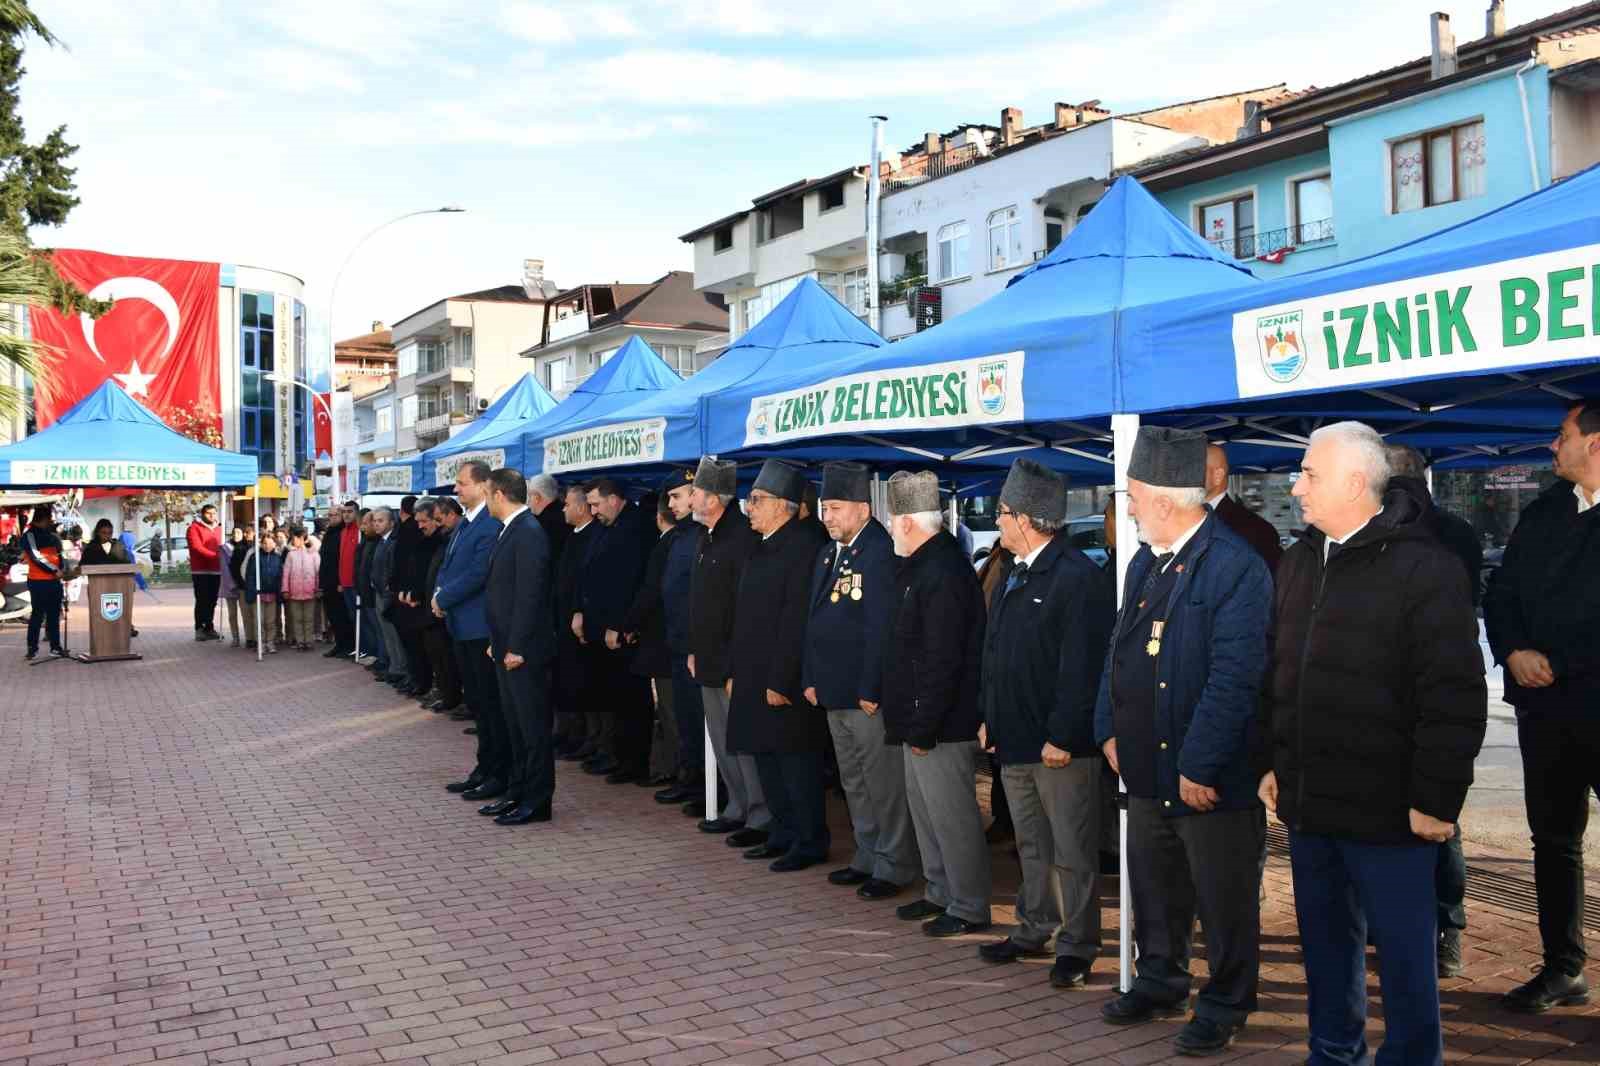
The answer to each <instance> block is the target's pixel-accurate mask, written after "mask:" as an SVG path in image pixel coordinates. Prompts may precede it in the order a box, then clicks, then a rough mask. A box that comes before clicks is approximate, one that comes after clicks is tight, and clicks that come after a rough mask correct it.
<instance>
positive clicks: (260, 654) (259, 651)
mask: <svg viewBox="0 0 1600 1066" xmlns="http://www.w3.org/2000/svg"><path fill="white" fill-rule="evenodd" d="M255 505H256V507H255V511H256V514H255V519H254V521H255V532H256V539H255V540H254V541H253V543H254V544H255V553H256V565H255V571H256V573H255V578H254V580H255V583H256V662H260V661H261V660H262V659H264V658H265V657H266V649H265V648H263V647H262V646H261V479H260V478H257V479H256V491H255Z"/></svg>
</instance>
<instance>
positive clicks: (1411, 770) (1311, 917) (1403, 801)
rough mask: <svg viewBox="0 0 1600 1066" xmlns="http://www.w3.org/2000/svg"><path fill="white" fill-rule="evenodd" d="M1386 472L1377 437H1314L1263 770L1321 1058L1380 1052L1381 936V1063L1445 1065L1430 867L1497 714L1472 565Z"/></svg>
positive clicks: (1335, 431) (1356, 428)
mask: <svg viewBox="0 0 1600 1066" xmlns="http://www.w3.org/2000/svg"><path fill="white" fill-rule="evenodd" d="M1388 479H1389V461H1388V458H1387V456H1386V455H1385V453H1384V447H1383V440H1382V438H1381V437H1379V436H1378V434H1377V433H1376V432H1375V431H1374V430H1373V429H1372V428H1371V427H1370V426H1366V425H1363V424H1361V423H1359V422H1339V423H1336V424H1334V425H1331V426H1325V427H1323V428H1322V429H1319V430H1317V431H1316V432H1315V433H1313V434H1312V435H1311V444H1310V447H1308V448H1307V449H1306V454H1305V457H1304V459H1302V460H1301V464H1300V478H1299V480H1298V481H1297V482H1296V483H1295V487H1294V495H1295V498H1296V499H1298V500H1299V501H1300V507H1301V511H1302V513H1303V514H1304V516H1305V519H1306V522H1307V523H1308V524H1309V526H1310V528H1309V529H1307V530H1306V532H1305V533H1304V534H1302V536H1301V539H1300V541H1299V542H1298V543H1296V544H1295V545H1294V546H1293V547H1292V548H1290V549H1289V550H1288V551H1287V552H1286V553H1285V554H1284V557H1283V561H1282V562H1281V563H1280V564H1279V566H1278V572H1277V617H1276V620H1275V623H1274V631H1273V632H1274V641H1273V663H1272V677H1271V680H1270V682H1269V684H1268V686H1267V687H1268V699H1267V701H1266V704H1267V713H1268V719H1267V720H1268V723H1269V725H1268V734H1269V740H1270V754H1269V755H1268V753H1264V755H1267V757H1263V758H1262V759H1261V760H1260V761H1259V762H1258V769H1261V770H1263V771H1264V773H1263V775H1262V777H1261V782H1260V792H1261V799H1262V801H1263V802H1265V803H1266V805H1267V807H1268V809H1270V810H1274V811H1276V812H1277V814H1278V816H1279V817H1280V818H1281V819H1282V820H1283V822H1284V824H1285V825H1287V826H1288V827H1289V845H1290V861H1291V864H1292V867H1293V872H1294V893H1295V911H1296V913H1297V914H1298V915H1299V923H1300V944H1301V950H1302V952H1303V955H1304V958H1305V970H1306V988H1307V999H1308V1004H1307V1015H1308V1021H1309V1024H1310V1029H1311V1058H1310V1060H1309V1061H1311V1062H1313V1063H1334V1062H1361V1061H1364V1060H1365V1059H1366V1055H1367V1047H1366V1035H1365V1029H1366V1013H1367V1011H1366V1007H1367V993H1366V978H1365V972H1366V970H1365V968H1366V958H1365V950H1364V945H1365V943H1366V940H1367V937H1368V935H1369V934H1370V936H1371V939H1372V941H1373V942H1374V943H1375V944H1376V945H1377V948H1378V965H1379V981H1380V987H1381V989H1382V992H1383V1003H1384V1025H1385V1036H1384V1044H1383V1047H1382V1049H1381V1050H1380V1051H1379V1052H1378V1055H1377V1061H1378V1062H1393V1063H1402V1062H1403V1063H1406V1064H1407V1066H1430V1064H1437V1063H1440V1062H1442V1061H1443V1037H1442V1033H1441V1027H1440V1020H1439V977H1438V972H1437V969H1436V966H1437V963H1436V959H1435V954H1436V943H1437V940H1438V932H1437V919H1438V916H1437V914H1436V913H1435V900H1434V891H1433V870H1434V863H1435V861H1436V858H1437V856H1438V850H1439V845H1440V844H1442V843H1443V842H1444V841H1446V840H1448V839H1449V837H1450V835H1451V833H1453V832H1454V831H1455V821H1456V818H1457V817H1458V816H1459V814H1460V812H1461V805H1462V803H1463V802H1464V801H1465V799H1466V795H1467V789H1468V787H1470V786H1471V784H1472V763H1473V760H1474V759H1475V758H1476V757H1477V754H1478V748H1479V746H1480V745H1481V744H1482V742H1483V731H1484V725H1485V722H1486V721H1487V717H1488V695H1487V691H1486V689H1485V686H1484V680H1483V657H1482V655H1481V653H1480V652H1479V650H1478V625H1477V618H1476V616H1475V614H1474V612H1473V609H1472V598H1471V595H1470V593H1469V591H1468V586H1467V583H1466V582H1464V581H1462V580H1461V564H1460V563H1459V562H1457V561H1456V559H1455V558H1454V557H1453V556H1451V555H1450V554H1449V553H1448V552H1445V551H1442V550H1441V549H1440V546H1439V544H1438V542H1437V541H1436V540H1435V539H1434V538H1433V536H1432V534H1431V533H1430V532H1429V530H1428V528H1427V526H1426V525H1425V524H1424V523H1423V522H1422V521H1421V518H1422V511H1421V508H1420V507H1419V506H1418V505H1417V502H1416V501H1415V499H1414V498H1413V497H1412V496H1411V495H1409V494H1408V493H1405V492H1403V491H1397V492H1393V493H1389V494H1388V495H1387V496H1386V495H1385V492H1384V490H1385V488H1386V485H1387V482H1388Z"/></svg>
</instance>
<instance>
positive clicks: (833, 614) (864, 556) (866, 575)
mask: <svg viewBox="0 0 1600 1066" xmlns="http://www.w3.org/2000/svg"><path fill="white" fill-rule="evenodd" d="M871 488H872V485H871V472H870V471H868V469H867V468H866V467H865V466H863V465H862V464H860V463H848V462H835V463H827V464H825V465H824V466H823V468H822V495H821V517H822V524H823V526H824V527H825V528H826V529H827V530H828V536H829V537H830V538H831V542H830V543H828V544H826V545H824V546H823V548H822V550H821V551H820V552H819V553H818V555H817V562H816V566H815V569H814V571H813V573H812V576H811V601H810V617H809V620H808V622H807V625H806V647H805V658H804V663H803V666H802V669H801V679H802V683H803V684H804V685H805V697H806V700H807V701H808V702H809V703H811V705H812V706H814V707H826V708H827V709H828V729H829V731H830V732H831V733H832V734H833V749H834V754H835V755H836V756H837V757H838V762H839V783H840V784H841V785H842V786H843V787H844V794H845V798H846V800H848V801H849V805H850V825H851V829H852V830H853V832H854V836H855V844H856V850H855V856H854V857H853V858H852V859H851V860H850V865H849V866H846V867H843V868H842V869H838V870H835V871H833V872H832V873H830V874H829V875H828V881H829V882H830V883H832V884H835V885H841V886H852V885H853V886H858V887H857V888H856V895H858V896H860V897H861V898H862V899H867V900H877V899H888V898H890V897H891V896H895V895H898V894H899V893H900V891H901V890H902V889H903V888H905V886H906V885H908V884H910V883H911V882H912V881H914V880H915V879H916V876H917V872H918V871H919V870H920V869H921V861H920V859H919V857H918V855H917V839H916V835H915V833H914V831H913V829H912V827H911V810H910V808H909V807H908V806H907V804H906V782H905V759H904V757H903V756H902V755H901V753H900V752H899V751H898V750H896V749H894V748H891V747H889V746H888V745H886V744H885V743H884V740H883V737H884V731H883V716H882V715H881V714H880V713H879V700H880V693H879V689H880V687H881V685H882V680H883V643H884V638H885V637H886V636H887V634H888V629H889V615H890V613H891V611H892V609H893V607H894V574H895V558H894V541H893V540H892V539H891V538H890V536H889V533H888V531H887V530H886V529H884V528H883V526H882V525H880V524H879V523H878V522H877V521H876V520H875V519H874V518H873V517H872V504H871V502H870V501H871Z"/></svg>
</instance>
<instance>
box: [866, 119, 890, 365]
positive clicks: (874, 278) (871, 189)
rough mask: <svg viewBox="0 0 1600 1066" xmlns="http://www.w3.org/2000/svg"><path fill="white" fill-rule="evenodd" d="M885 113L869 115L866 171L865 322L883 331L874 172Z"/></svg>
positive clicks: (880, 151) (880, 157)
mask: <svg viewBox="0 0 1600 1066" xmlns="http://www.w3.org/2000/svg"><path fill="white" fill-rule="evenodd" d="M887 121H888V117H887V116H885V115H873V116H872V170H871V172H870V173H868V174H867V325H869V326H871V327H872V332H874V333H882V332H883V317H882V315H881V313H880V311H879V308H878V231H879V228H880V225H881V223H880V220H879V217H878V216H879V215H880V214H881V213H882V212H881V211H879V209H878V206H879V205H878V199H879V195H878V194H879V189H880V178H879V176H878V171H879V169H880V168H881V166H882V161H883V124H884V123H885V122H887Z"/></svg>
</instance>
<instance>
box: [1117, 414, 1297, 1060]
mask: <svg viewBox="0 0 1600 1066" xmlns="http://www.w3.org/2000/svg"><path fill="white" fill-rule="evenodd" d="M1205 483H1206V441H1205V438H1204V437H1202V436H1201V435H1200V434H1198V433H1191V432H1188V431H1185V430H1175V429H1164V428H1159V427H1156V426H1145V427H1143V428H1141V429H1140V430H1139V435H1138V437H1137V439H1136V440H1135V442H1134V447H1133V455H1132V457H1131V460H1130V462H1129V465H1128V495H1127V503H1128V511H1129V514H1130V515H1131V516H1132V517H1133V519H1134V521H1135V522H1136V523H1137V524H1138V527H1139V539H1140V541H1142V542H1143V543H1142V544H1141V545H1140V547H1139V550H1138V552H1137V553H1136V554H1135V555H1134V557H1133V558H1132V560H1130V562H1129V564H1128V574H1127V583H1126V585H1125V587H1124V594H1123V603H1122V610H1121V612H1120V613H1119V614H1118V616H1117V625H1116V633H1115V635H1114V637H1113V638H1112V641H1111V647H1110V650H1109V652H1108V653H1107V657H1106V668H1105V672H1104V674H1103V675H1102V677H1101V681H1100V694H1099V701H1098V704H1097V707H1096V711H1095V735H1096V738H1097V739H1098V740H1099V742H1100V744H1101V747H1102V749H1103V750H1104V751H1105V754H1106V757H1107V758H1108V759H1109V760H1110V761H1111V764H1112V766H1113V768H1115V769H1116V770H1117V772H1118V773H1119V774H1120V775H1121V777H1122V780H1123V783H1124V785H1125V786H1126V787H1127V790H1128V843H1127V848H1126V855H1127V860H1128V882H1129V888H1130V890H1131V892H1132V896H1133V912H1134V936H1135V939H1136V941H1137V943H1138V946H1139V961H1138V976H1137V978H1136V979H1135V981H1134V983H1133V987H1132V988H1131V989H1130V990H1129V991H1128V992H1126V993H1124V994H1122V995H1121V996H1118V997H1117V998H1116V999H1114V1000H1112V1001H1111V1002H1110V1003H1107V1004H1106V1005H1105V1007H1104V1008H1102V1011H1101V1013H1102V1016H1103V1017H1104V1018H1105V1020H1106V1021H1108V1022H1112V1023H1114V1024H1118V1025H1130V1024H1135V1023H1139V1022H1144V1021H1148V1020H1149V1019H1150V1018H1152V1017H1154V1016H1155V1015H1156V1014H1158V1013H1163V1012H1170V1011H1173V1010H1175V1009H1181V1008H1182V1007H1183V1006H1184V1005H1185V1004H1187V1002H1188V999H1189V986H1190V984H1191V982H1192V978H1191V976H1190V974H1189V955H1190V948H1191V942H1192V939H1193V933H1194V920H1195V916H1196V914H1198V915H1199V917H1200V921H1201V924H1202V925H1203V926H1204V927H1205V931H1206V968H1207V969H1208V971H1209V972H1210V977H1209V979H1208V980H1207V981H1206V984H1205V986H1204V987H1203V988H1202V989H1201V990H1200V995H1199V998H1198V999H1197V1001H1196V1003H1195V1011H1194V1017H1193V1018H1191V1019H1190V1021H1189V1023H1188V1024H1187V1025H1186V1026H1185V1027H1184V1028H1183V1029H1182V1030H1181V1031H1180V1032H1179V1033H1178V1035H1177V1037H1176V1039H1175V1041H1174V1045H1175V1048H1176V1050H1177V1051H1178V1053H1179V1054H1184V1055H1206V1054H1213V1053H1215V1052H1219V1051H1221V1050H1223V1049H1224V1048H1226V1047H1227V1046H1228V1045H1229V1043H1231V1042H1232V1040H1233V1036H1234V1033H1235V1032H1236V1031H1237V1030H1238V1029H1239V1027H1240V1026H1242V1025H1243V1024H1244V1021H1245V1018H1246V1017H1247V1016H1248V1015H1249V1014H1250V1012H1251V1011H1252V1010H1254V1009H1255V1006H1256V986H1257V981H1258V975H1259V970H1260V939H1261V936H1260V929H1261V909H1260V897H1259V893H1258V887H1259V885H1260V865H1259V860H1260V854H1261V847H1262V843H1263V841H1264V839H1265V831H1266V824H1265V815H1264V813H1263V812H1262V809H1261V804H1260V802H1259V801H1258V800H1257V798H1256V775H1255V774H1254V773H1253V772H1252V769H1251V763H1250V755H1251V747H1252V744H1251V737H1252V734H1253V732H1254V726H1255V720H1256V715H1257V702H1258V699H1259V697H1260V692H1261V681H1262V676H1263V674H1264V672H1265V668H1264V664H1265V662H1266V657H1267V628H1268V625H1269V624H1270V622H1271V617H1272V578H1271V575H1270V574H1269V573H1268V570H1267V564H1266V563H1265V562H1264V561H1263V560H1262V558H1261V556H1260V555H1258V554H1257V553H1256V552H1255V551H1254V550H1253V549H1252V548H1251V546H1250V545H1249V544H1248V543H1246V542H1245V541H1244V540H1243V539H1242V538H1241V537H1240V536H1239V535H1238V534H1236V533H1234V532H1233V530H1232V529H1230V528H1229V527H1228V525H1227V524H1226V523H1224V522H1223V521H1222V519H1221V518H1220V517H1219V516H1218V515H1217V514H1216V513H1215V512H1210V511H1208V510H1207V508H1206V500H1205V493H1206V489H1205Z"/></svg>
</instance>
